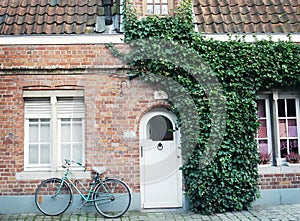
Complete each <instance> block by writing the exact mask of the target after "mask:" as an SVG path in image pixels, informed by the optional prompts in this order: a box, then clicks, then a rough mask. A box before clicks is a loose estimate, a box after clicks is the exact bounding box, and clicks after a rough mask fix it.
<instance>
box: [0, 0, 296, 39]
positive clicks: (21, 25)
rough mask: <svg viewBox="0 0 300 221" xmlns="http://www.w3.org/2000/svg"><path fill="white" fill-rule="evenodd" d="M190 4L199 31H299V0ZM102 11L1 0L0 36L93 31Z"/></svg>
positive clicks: (89, 5)
mask: <svg viewBox="0 0 300 221" xmlns="http://www.w3.org/2000/svg"><path fill="white" fill-rule="evenodd" d="M116 1H117V0H116ZM193 4H194V12H195V18H196V24H197V26H198V30H199V32H204V33H297V32H298V33H299V32H300V1H299V0H193ZM103 14H104V8H103V6H102V0H0V35H23V34H89V33H94V28H95V25H96V22H97V20H98V21H100V23H101V19H99V17H101V16H102V17H103ZM102 21H103V20H102ZM100 26H101V25H100ZM100 28H103V26H102V27H100Z"/></svg>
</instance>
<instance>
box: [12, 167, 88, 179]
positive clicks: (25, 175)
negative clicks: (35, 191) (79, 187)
mask: <svg viewBox="0 0 300 221" xmlns="http://www.w3.org/2000/svg"><path fill="white" fill-rule="evenodd" d="M64 173H65V171H64V170H63V171H53V172H49V171H23V172H17V173H16V180H44V179H47V178H50V177H62V176H63V175H64ZM72 173H73V174H74V175H75V176H76V177H77V178H78V179H90V178H91V172H90V171H75V169H74V170H73V169H72Z"/></svg>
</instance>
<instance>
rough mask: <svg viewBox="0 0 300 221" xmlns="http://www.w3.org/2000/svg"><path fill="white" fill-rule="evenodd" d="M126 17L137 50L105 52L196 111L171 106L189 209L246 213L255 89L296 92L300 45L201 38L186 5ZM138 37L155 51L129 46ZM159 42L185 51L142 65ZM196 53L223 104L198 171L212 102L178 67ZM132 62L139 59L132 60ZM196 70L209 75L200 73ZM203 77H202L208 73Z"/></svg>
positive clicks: (254, 155) (251, 190) (254, 159)
mask: <svg viewBox="0 0 300 221" xmlns="http://www.w3.org/2000/svg"><path fill="white" fill-rule="evenodd" d="M125 11H126V13H125V42H128V43H130V45H131V46H132V47H133V48H135V49H136V52H135V53H132V54H128V55H124V54H121V53H119V52H118V51H116V49H115V48H113V47H112V46H110V47H111V50H112V52H113V53H114V54H115V55H116V56H119V57H120V58H122V59H123V60H125V61H126V62H128V65H129V74H131V76H132V75H134V76H143V77H144V79H146V81H148V82H152V83H153V82H154V83H155V84H156V85H160V86H161V87H162V88H164V89H165V90H167V92H169V93H171V94H173V95H174V96H177V94H180V93H178V91H175V90H177V89H178V88H177V87H172V84H170V83H168V85H167V84H166V82H165V81H164V79H165V78H157V77H155V76H163V77H168V78H171V79H173V80H174V82H176V83H178V84H180V85H181V86H182V88H184V93H187V94H189V96H190V97H191V98H192V100H193V102H194V104H195V106H196V114H194V116H191V117H190V118H189V119H181V118H180V111H178V110H179V109H180V105H186V103H184V102H185V101H182V104H178V102H173V101H170V102H171V103H172V105H173V108H174V112H175V113H177V114H178V117H179V119H180V120H181V121H180V126H181V133H182V144H181V146H182V149H183V150H188V155H187V157H186V158H185V161H184V165H183V167H182V172H183V175H184V183H185V188H186V195H187V197H188V199H189V202H190V207H191V210H192V211H195V212H200V213H203V214H209V213H215V212H224V211H228V210H242V209H247V208H249V207H250V206H251V203H252V202H253V201H254V200H255V199H256V198H257V196H258V186H257V185H258V172H257V164H258V151H257V145H256V141H255V135H256V133H257V129H258V127H259V124H258V121H257V114H256V103H255V100H256V99H257V97H256V96H257V94H258V93H259V92H260V91H262V90H272V89H279V88H290V89H297V88H299V86H300V46H299V45H297V44H294V43H293V42H291V41H278V42H274V41H272V39H269V40H261V41H256V42H255V43H249V42H246V41H244V39H243V37H240V38H231V37H230V36H229V37H228V41H225V42H221V41H216V40H212V39H207V38H205V37H203V36H202V35H201V34H199V33H195V31H194V25H193V17H192V11H191V2H190V1H189V0H184V1H183V2H182V3H181V5H180V7H179V8H178V9H177V10H176V11H175V15H174V16H166V17H157V16H149V17H146V18H143V19H141V20H139V19H138V16H137V13H136V12H135V11H134V10H133V9H132V8H131V7H130V6H127V8H126V10H125ZM138 39H159V41H153V42H154V45H153V44H152V45H150V44H149V45H139V42H137V41H134V40H138ZM162 39H164V40H167V41H171V42H173V44H175V45H176V44H180V45H184V46H185V48H188V50H186V52H185V51H180V53H179V54H178V55H179V56H178V61H174V62H169V61H165V60H163V59H143V56H141V54H145V51H146V52H147V53H151V51H153V49H155V48H156V47H160V42H161V40H162ZM139 49H140V50H139ZM191 50H192V51H193V53H191ZM166 53H167V54H168V53H169V55H170V56H174V54H176V53H178V52H176V51H172V50H170V51H167V52H166ZM195 53H196V54H197V55H198V56H200V57H201V59H203V61H205V63H206V65H207V66H208V67H209V69H210V70H212V73H213V74H214V76H216V77H217V79H218V81H219V82H220V84H221V85H222V89H223V94H222V95H223V96H224V103H225V106H226V119H222V121H224V123H225V125H226V129H225V130H224V132H223V133H222V137H223V141H222V143H221V144H220V145H218V147H217V148H216V149H217V150H218V151H217V152H216V153H215V154H214V155H213V156H212V159H209V162H210V163H209V164H208V165H206V166H205V167H199V165H201V161H202V160H206V159H203V156H208V155H205V154H204V151H205V148H204V146H205V145H206V144H207V142H208V138H209V135H210V134H211V132H212V130H213V129H214V128H213V127H212V126H211V125H212V114H211V111H210V110H211V105H212V103H211V101H209V99H207V96H206V91H205V89H204V88H203V87H202V85H201V84H200V83H199V82H197V81H196V80H195V79H194V78H193V75H192V74H191V73H189V71H193V70H192V69H188V68H181V67H180V62H185V61H187V60H186V59H189V62H191V61H192V59H196V58H197V56H194V55H195ZM138 56H141V57H140V58H141V59H136V58H137V57H138ZM176 56H177V55H176ZM193 56H194V57H193ZM133 57H134V59H133ZM202 71H208V70H205V68H204V69H202ZM206 76H208V78H209V76H210V75H206ZM158 79H160V80H158ZM172 82H173V81H172ZM172 90H173V91H172ZM298 90H299V89H298ZM181 92H182V93H183V91H181ZM182 100H184V99H182ZM177 101H180V97H178V99H177ZM194 113H195V112H194ZM219 120H220V119H219ZM191 125H197V126H198V127H191ZM215 126H218V125H215ZM195 128H197V131H195V130H196V129H195ZM195 144H196V145H195Z"/></svg>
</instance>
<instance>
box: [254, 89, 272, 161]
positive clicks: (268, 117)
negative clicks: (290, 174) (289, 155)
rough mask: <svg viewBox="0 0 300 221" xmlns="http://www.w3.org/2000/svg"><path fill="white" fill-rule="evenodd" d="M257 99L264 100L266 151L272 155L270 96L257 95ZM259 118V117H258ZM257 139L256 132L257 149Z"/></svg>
mask: <svg viewBox="0 0 300 221" xmlns="http://www.w3.org/2000/svg"><path fill="white" fill-rule="evenodd" d="M258 99H259V100H264V101H265V109H266V110H265V111H266V117H265V120H266V126H267V140H268V153H271V156H273V154H274V153H273V143H272V129H271V126H272V125H271V112H270V104H271V103H270V98H269V96H268V95H259V96H258ZM259 119H260V118H259ZM259 140H260V138H258V134H257V135H256V141H257V147H258V149H259ZM262 140H265V138H262ZM270 162H271V164H272V163H273V162H272V157H271V160H270Z"/></svg>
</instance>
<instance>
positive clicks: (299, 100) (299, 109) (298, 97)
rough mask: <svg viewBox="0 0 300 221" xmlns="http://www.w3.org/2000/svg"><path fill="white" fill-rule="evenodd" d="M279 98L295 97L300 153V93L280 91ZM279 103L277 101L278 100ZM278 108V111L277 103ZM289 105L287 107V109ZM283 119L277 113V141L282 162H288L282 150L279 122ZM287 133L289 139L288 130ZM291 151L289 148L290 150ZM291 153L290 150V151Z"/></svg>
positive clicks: (299, 150) (299, 151)
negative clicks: (282, 154) (283, 156)
mask: <svg viewBox="0 0 300 221" xmlns="http://www.w3.org/2000/svg"><path fill="white" fill-rule="evenodd" d="M278 99H285V100H286V99H295V108H296V122H297V132H298V153H299V154H300V94H291V93H287V92H284V93H278ZM276 103H277V101H276ZM276 108H277V111H278V104H276ZM286 108H287V107H285V109H286ZM280 119H281V117H279V116H278V114H277V115H276V128H277V134H278V136H277V142H278V147H277V148H278V154H279V158H280V159H281V161H282V162H284V163H286V159H285V158H282V157H281V152H280V131H279V130H280V129H279V125H278V122H279V120H280ZM286 119H289V117H286ZM286 133H287V140H289V138H288V130H287V131H286ZM288 151H289V150H288ZM288 153H289V152H288Z"/></svg>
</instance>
